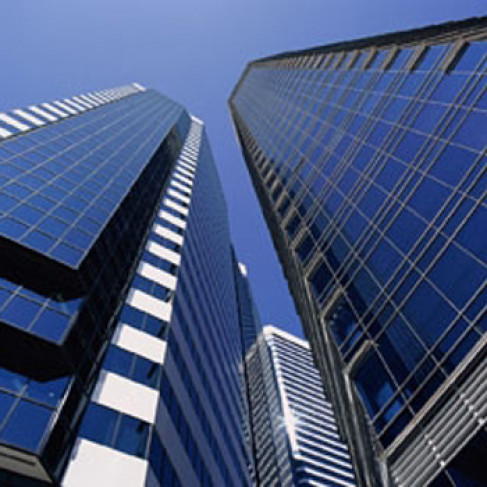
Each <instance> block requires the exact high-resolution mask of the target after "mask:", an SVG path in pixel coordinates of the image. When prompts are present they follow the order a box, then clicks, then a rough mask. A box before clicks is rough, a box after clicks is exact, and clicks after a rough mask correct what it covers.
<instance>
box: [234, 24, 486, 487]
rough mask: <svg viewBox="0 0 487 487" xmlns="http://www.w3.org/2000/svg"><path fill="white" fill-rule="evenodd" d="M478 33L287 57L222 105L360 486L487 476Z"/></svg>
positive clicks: (467, 481) (458, 29) (267, 65)
mask: <svg viewBox="0 0 487 487" xmlns="http://www.w3.org/2000/svg"><path fill="white" fill-rule="evenodd" d="M486 39H487V19H486V18H479V19H469V20H466V21H462V22H456V23H448V24H444V25H438V26H432V27H427V28H423V29H418V30H412V31H407V32H399V33H395V34H388V35H382V36H378V37H372V38H367V39H360V40H356V41H350V42H341V43H337V44H332V45H329V46H324V47H319V48H315V49H310V50H306V51H299V52H288V53H283V54H279V55H276V56H272V57H269V58H265V59H260V60H256V61H254V62H251V63H250V64H249V65H248V66H247V67H246V69H245V71H244V73H243V75H242V77H241V79H240V80H239V82H238V84H237V85H236V87H235V89H234V91H233V93H232V95H231V98H230V108H231V111H232V116H233V120H234V124H235V127H236V132H237V135H238V139H239V142H240V144H241V148H242V151H243V154H244V158H245V160H246V163H247V166H248V169H249V172H250V174H251V177H252V181H253V184H254V186H255V189H256V192H257V194H258V197H259V200H260V203H261V206H262V209H263V212H264V214H265V216H266V219H267V222H268V226H269V228H270V230H271V233H272V236H273V239H274V243H275V246H276V248H277V251H278V254H279V257H280V260H281V262H282V264H283V267H284V271H285V273H286V276H287V279H288V281H289V285H290V288H291V291H292V294H293V297H294V299H295V302H296V304H297V307H298V311H299V313H300V315H301V317H302V319H303V322H304V327H305V331H306V335H307V336H308V338H309V340H310V342H311V347H312V350H313V353H314V356H315V359H316V362H317V365H318V367H319V369H320V371H321V374H322V376H323V378H324V382H325V384H326V388H327V393H328V396H329V398H330V399H331V401H332V403H333V404H334V406H335V410H336V412H337V419H338V423H339V426H340V429H341V431H342V432H343V434H344V436H345V437H346V438H347V440H348V443H349V445H350V451H351V454H352V458H353V462H354V465H355V468H356V472H357V482H358V483H359V485H380V484H382V483H384V484H392V485H401V486H418V487H423V486H427V485H432V486H435V487H439V486H464V485H468V486H479V485H486V484H487V473H486V472H487V469H485V467H484V465H483V462H482V459H485V458H487V432H486V429H485V417H486V409H485V405H486V404H487V376H486V370H487V357H486V354H487V336H486V334H485V332H486V329H487V317H486V303H487V286H486V283H487V203H486V190H487V159H486V153H485V149H486V143H487V130H486V129H487V86H486V80H487V42H486Z"/></svg>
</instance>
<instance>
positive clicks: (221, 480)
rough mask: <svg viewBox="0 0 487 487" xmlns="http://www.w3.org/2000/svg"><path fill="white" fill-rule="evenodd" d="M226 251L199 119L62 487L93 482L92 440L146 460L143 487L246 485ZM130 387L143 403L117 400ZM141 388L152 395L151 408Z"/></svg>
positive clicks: (216, 186) (222, 214) (220, 204)
mask: <svg viewBox="0 0 487 487" xmlns="http://www.w3.org/2000/svg"><path fill="white" fill-rule="evenodd" d="M231 251H232V250H231V243H230V238H229V229H228V220H227V215H226V208H225V202H224V199H223V196H222V192H221V188H220V183H219V180H218V177H217V174H216V171H215V168H214V163H213V159H212V156H211V152H210V149H209V145H208V142H207V139H206V135H205V133H204V130H203V126H202V124H201V122H199V121H197V120H196V119H192V120H191V126H190V130H189V133H188V136H187V138H186V141H185V144H184V146H183V148H182V151H181V154H180V156H179V158H178V160H177V162H176V164H175V166H174V169H173V171H172V173H171V174H170V178H169V182H168V185H167V186H166V188H165V190H164V195H163V197H162V201H161V203H160V206H159V208H158V212H157V214H156V216H155V218H154V220H153V223H152V228H151V230H150V232H149V233H148V234H147V238H146V241H145V249H144V251H143V253H142V254H141V256H140V260H139V261H138V267H137V271H136V274H135V276H134V278H133V279H132V281H131V284H130V290H129V293H128V297H127V299H126V302H125V304H124V306H123V308H122V310H121V313H120V316H119V319H118V324H117V328H116V330H115V334H114V338H113V339H112V344H111V346H110V348H109V349H108V352H107V354H106V356H105V359H104V362H103V364H102V369H103V370H102V372H101V374H100V376H99V378H98V382H97V386H96V387H95V392H94V393H93V395H92V397H91V404H90V406H89V409H88V411H87V413H86V415H85V417H84V419H83V422H82V425H81V428H80V431H79V435H78V440H77V447H78V448H79V449H80V450H82V453H81V454H79V455H78V458H75V459H73V460H72V462H71V463H70V465H69V467H68V469H67V473H66V476H65V483H66V485H68V486H70V487H71V486H74V487H75V486H77V485H78V483H77V482H79V479H83V482H87V477H86V475H85V474H83V473H82V468H81V467H82V466H84V467H83V468H84V469H86V468H87V467H86V465H87V464H88V462H90V461H93V455H94V452H95V447H94V446H93V445H95V444H96V445H102V446H103V447H104V448H108V449H109V450H110V451H111V452H114V451H115V452H116V453H111V455H119V454H128V455H130V457H131V458H132V459H133V460H134V459H135V461H136V462H137V463H138V464H139V465H140V466H141V467H144V466H145V468H148V471H149V473H148V474H147V476H141V477H140V478H139V479H137V481H136V482H137V484H136V485H139V483H140V485H146V482H147V483H149V484H150V485H151V486H152V485H154V486H159V485H161V486H162V485H164V486H166V485H172V486H179V485H201V486H204V487H207V486H208V487H209V486H216V485H218V486H219V485H225V486H233V485H247V484H248V472H247V465H246V459H245V455H244V449H243V441H244V440H243V433H242V427H241V421H242V418H241V404H240V396H239V393H240V391H239V374H238V364H239V360H240V357H241V355H240V337H239V328H238V322H237V318H236V316H237V301H236V297H235V290H234V276H233V267H232V260H231V256H232V254H231ZM217 289H218V292H217ZM129 336H130V337H131V340H130V341H129V340H128V337H129ZM154 347H156V348H154ZM154 352H156V353H154ZM132 394H133V395H134V397H135V396H136V395H137V396H138V397H137V405H135V404H133V403H131V401H130V400H127V399H120V396H125V397H130V396H131V395H132ZM144 396H145V400H146V401H147V402H151V399H153V400H154V406H153V407H152V408H151V410H150V411H149V412H148V410H147V409H146V408H145V407H144V404H143V403H144V402H145V401H144ZM88 450H89V451H88ZM85 451H88V453H84V452H85ZM161 451H162V452H163V453H164V455H163V457H162V459H161V458H160V455H162V453H161ZM105 454H106V453H105ZM83 455H85V456H83ZM147 465H148V467H147ZM80 472H81V473H80ZM126 482H127V485H133V483H129V481H128V480H126Z"/></svg>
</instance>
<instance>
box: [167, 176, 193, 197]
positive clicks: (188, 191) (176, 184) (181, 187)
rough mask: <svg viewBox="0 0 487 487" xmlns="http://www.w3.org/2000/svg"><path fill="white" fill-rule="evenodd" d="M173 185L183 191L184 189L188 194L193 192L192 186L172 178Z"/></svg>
mask: <svg viewBox="0 0 487 487" xmlns="http://www.w3.org/2000/svg"><path fill="white" fill-rule="evenodd" d="M171 185H172V186H174V187H175V188H177V189H180V190H181V191H183V192H184V193H186V194H189V195H190V194H191V188H187V187H186V186H183V185H182V184H181V183H179V182H178V181H175V180H174V179H172V180H171Z"/></svg>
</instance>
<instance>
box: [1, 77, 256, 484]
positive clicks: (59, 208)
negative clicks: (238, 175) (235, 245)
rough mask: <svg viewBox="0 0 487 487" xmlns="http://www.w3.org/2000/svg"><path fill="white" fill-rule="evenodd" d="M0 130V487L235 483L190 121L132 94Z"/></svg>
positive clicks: (216, 287)
mask: <svg viewBox="0 0 487 487" xmlns="http://www.w3.org/2000/svg"><path fill="white" fill-rule="evenodd" d="M0 129H1V130H0V185H1V188H0V248H1V251H2V262H1V263H0V448H1V449H2V455H0V483H1V484H2V486H4V485H5V487H14V486H15V487H17V486H33V487H38V486H44V485H52V484H55V485H63V487H79V486H86V485H117V486H119V487H125V486H127V487H128V486H130V487H136V486H140V487H145V486H148V485H150V486H151V487H157V486H159V485H164V486H174V487H177V486H179V485H201V486H205V487H206V486H214V485H218V486H223V485H228V486H232V485H247V482H248V479H247V477H248V474H247V466H246V460H245V456H244V453H243V438H242V428H241V404H240V395H239V394H240V391H239V373H238V364H239V360H240V359H241V353H240V336H239V328H238V321H237V302H236V297H235V289H234V276H233V267H232V258H231V243H230V236H229V230H228V221H227V214H226V208H225V202H224V200H223V196H222V193H221V188H220V185H219V181H218V176H217V174H216V171H215V168H214V163H213V159H212V156H211V152H210V149H209V145H208V142H207V140H206V135H205V133H204V129H203V125H202V123H201V122H200V121H198V120H197V119H194V118H192V117H190V116H189V115H188V113H187V112H186V111H185V110H184V109H183V108H182V107H181V106H180V105H178V104H177V103H175V102H173V101H171V100H169V99H167V98H165V97H164V96H162V95H160V94H158V93H157V92H155V91H153V90H146V89H144V88H143V87H140V86H139V85H137V84H134V85H131V86H129V87H122V88H120V89H114V90H106V91H103V92H98V93H93V94H89V95H82V96H79V97H74V98H71V99H69V100H64V101H62V102H61V101H60V102H52V103H50V104H43V105H41V106H32V107H29V108H26V109H24V110H16V111H13V112H11V113H10V112H9V113H7V114H0ZM202 303H203V304H202ZM203 344H204V348H202V345H203ZM3 452H5V455H3ZM27 464H28V465H29V466H28V467H27V466H26V465H27Z"/></svg>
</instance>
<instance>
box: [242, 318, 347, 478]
mask: <svg viewBox="0 0 487 487" xmlns="http://www.w3.org/2000/svg"><path fill="white" fill-rule="evenodd" d="M246 365H247V369H248V380H249V383H250V385H251V389H252V390H251V392H252V394H251V395H250V398H249V403H250V405H249V410H250V412H251V421H250V423H251V424H252V426H253V434H252V437H253V440H254V443H253V451H254V457H255V458H254V464H255V468H256V481H257V484H258V485H260V486H266V487H267V486H273V485H279V486H283V487H285V486H291V485H313V486H328V487H329V486H333V487H335V486H336V487H344V486H345V487H352V486H354V485H355V479H354V473H353V470H352V464H351V460H350V455H349V452H348V447H347V445H346V444H345V443H344V442H343V441H342V439H341V438H340V435H339V432H338V429H337V425H336V422H335V416H334V412H333V410H332V406H331V404H330V403H329V401H328V399H327V398H326V395H325V393H324V391H323V384H322V382H321V378H320V375H319V373H318V370H317V369H316V367H315V365H314V363H313V359H312V356H311V352H310V349H309V344H308V342H306V341H304V340H301V339H299V338H297V337H295V336H293V335H291V334H289V333H286V332H284V331H282V330H279V329H278V328H276V327H274V326H270V325H267V326H265V327H264V328H263V330H262V332H261V333H260V334H259V336H258V338H257V341H256V342H255V344H254V345H253V346H252V347H251V348H250V349H249V350H248V352H247V356H246ZM269 433H270V434H269Z"/></svg>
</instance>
